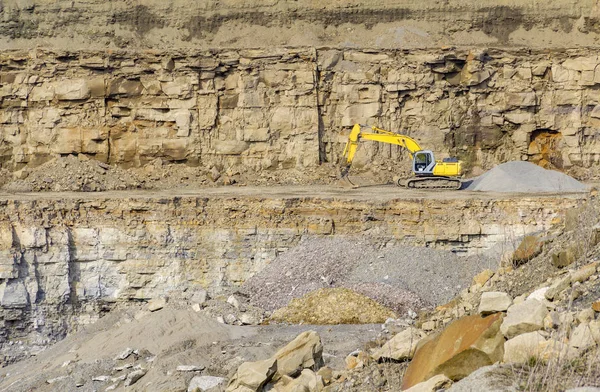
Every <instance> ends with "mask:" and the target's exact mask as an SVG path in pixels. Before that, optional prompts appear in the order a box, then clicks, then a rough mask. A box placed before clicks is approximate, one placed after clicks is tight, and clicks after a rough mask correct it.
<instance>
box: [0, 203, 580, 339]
mask: <svg viewBox="0 0 600 392" xmlns="http://www.w3.org/2000/svg"><path fill="white" fill-rule="evenodd" d="M581 201H582V199H581V197H580V196H575V195H573V196H571V197H553V196H532V197H524V198H519V199H511V198H500V199H491V198H485V197H484V198H468V197H467V198H448V199H447V200H433V199H423V198H419V197H416V198H414V199H412V198H409V199H394V198H390V199H382V200H372V201H370V200H368V199H367V198H363V199H361V198H358V199H352V198H347V197H343V196H341V197H338V198H328V197H323V198H320V197H295V196H285V197H283V196H282V197H279V196H277V197H273V196H271V197H258V196H246V197H241V196H239V197H236V196H219V197H216V196H212V197H202V196H192V195H190V196H181V197H174V196H167V195H160V196H155V197H144V196H136V197H127V196H125V195H120V196H102V195H98V196H93V197H87V198H83V197H79V196H66V197H65V198H57V197H44V198H35V197H33V196H32V197H25V198H23V197H21V198H19V199H15V198H4V199H3V201H2V202H1V204H2V209H1V211H0V247H1V250H0V252H1V257H0V260H1V263H2V264H1V265H0V305H1V310H0V323H1V325H2V326H3V327H4V328H2V335H1V336H0V339H1V340H3V341H6V340H7V339H19V338H21V339H25V338H26V339H28V341H29V342H30V343H31V344H36V343H37V344H40V345H43V344H45V343H46V342H47V341H48V340H54V339H56V338H60V337H61V336H62V334H64V333H65V332H66V331H67V330H70V329H71V328H76V327H77V326H78V325H83V324H86V323H89V322H92V321H94V320H96V319H97V318H98V317H99V316H100V314H101V313H102V312H103V311H106V310H108V309H110V308H111V306H113V304H115V303H123V302H127V301H139V300H148V299H150V298H157V297H160V296H164V295H166V296H170V297H172V298H180V299H185V298H191V297H193V296H194V292H197V291H198V290H203V289H206V290H208V291H209V292H211V293H213V294H218V293H219V292H220V290H221V289H222V288H224V287H232V286H237V285H240V284H241V283H243V282H244V281H245V280H246V279H247V278H249V277H250V276H251V275H252V274H254V273H256V272H257V271H259V270H260V269H261V268H263V267H264V266H265V265H266V264H267V263H271V262H273V261H274V260H275V258H276V256H277V255H278V254H279V253H281V252H284V251H286V250H287V249H289V248H290V247H292V246H294V245H295V244H297V243H298V242H299V241H300V239H301V238H302V237H303V236H310V235H359V238H360V239H361V240H362V241H372V242H374V243H377V244H381V245H383V244H388V243H397V242H401V241H407V242H408V243H410V244H417V245H423V246H433V247H439V248H447V249H455V250H457V251H465V252H471V253H477V252H481V251H483V250H484V249H487V248H489V247H491V246H493V245H495V244H498V243H506V244H508V245H507V246H510V244H511V243H512V242H515V241H517V240H518V238H519V237H520V236H521V235H523V234H526V233H530V232H535V231H540V230H546V229H548V228H549V227H550V226H551V225H553V224H556V223H558V222H560V221H561V220H562V219H563V218H564V214H565V211H566V209H568V208H572V207H574V206H577V205H578V204H579V203H581Z"/></svg>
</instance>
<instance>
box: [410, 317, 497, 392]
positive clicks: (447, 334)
mask: <svg viewBox="0 0 600 392" xmlns="http://www.w3.org/2000/svg"><path fill="white" fill-rule="evenodd" d="M502 319H503V314H502V313H496V314H493V315H490V316H487V317H481V316H479V315H474V316H467V317H463V318H461V319H458V320H456V321H455V322H453V323H451V324H450V325H448V326H447V327H446V329H444V330H443V331H442V332H440V333H438V334H434V335H432V336H430V337H427V338H425V339H423V342H422V343H421V344H419V347H418V348H417V352H416V353H415V356H414V358H413V360H412V362H411V363H410V365H409V367H408V369H407V371H406V374H405V375H404V379H403V381H402V389H403V390H404V389H408V388H410V387H412V386H414V385H416V384H418V383H420V382H423V381H425V380H428V379H429V378H431V377H433V376H435V375H437V374H444V375H445V376H446V377H448V378H450V379H451V380H460V379H461V378H464V377H466V376H467V375H469V374H470V373H471V372H473V371H474V370H476V369H479V368H480V367H482V366H487V365H491V364H493V363H495V362H497V361H500V360H502V357H503V355H504V337H503V336H502V334H501V333H500V325H501V324H502Z"/></svg>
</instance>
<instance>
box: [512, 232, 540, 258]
mask: <svg viewBox="0 0 600 392" xmlns="http://www.w3.org/2000/svg"><path fill="white" fill-rule="evenodd" d="M543 245H544V242H543V241H542V240H541V239H540V238H539V237H538V236H535V235H528V236H525V237H524V238H523V240H522V241H521V243H520V244H519V246H518V247H517V250H515V253H514V254H513V263H515V264H516V265H521V264H524V263H526V262H528V261H529V260H531V259H533V258H534V257H535V256H537V255H539V254H540V253H541V252H542V247H543Z"/></svg>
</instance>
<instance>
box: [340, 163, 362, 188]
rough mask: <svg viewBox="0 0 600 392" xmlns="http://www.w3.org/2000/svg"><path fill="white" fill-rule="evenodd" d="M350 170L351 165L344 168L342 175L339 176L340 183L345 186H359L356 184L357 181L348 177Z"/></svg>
mask: <svg viewBox="0 0 600 392" xmlns="http://www.w3.org/2000/svg"><path fill="white" fill-rule="evenodd" d="M349 170H350V166H346V167H344V168H343V169H342V171H341V173H340V176H339V180H338V185H339V186H341V187H343V188H352V189H354V188H358V185H356V184H355V183H353V182H352V181H350V178H349V177H348V171H349Z"/></svg>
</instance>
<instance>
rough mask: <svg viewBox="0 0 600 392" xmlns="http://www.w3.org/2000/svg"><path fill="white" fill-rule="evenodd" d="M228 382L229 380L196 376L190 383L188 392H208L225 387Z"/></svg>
mask: <svg viewBox="0 0 600 392" xmlns="http://www.w3.org/2000/svg"><path fill="white" fill-rule="evenodd" d="M226 381H227V380H226V379H224V378H223V377H214V376H196V377H194V378H192V380H191V381H190V384H189V385H188V389H187V392H197V391H200V392H204V391H208V390H209V389H212V388H216V387H218V386H219V385H224V384H225V383H226Z"/></svg>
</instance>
